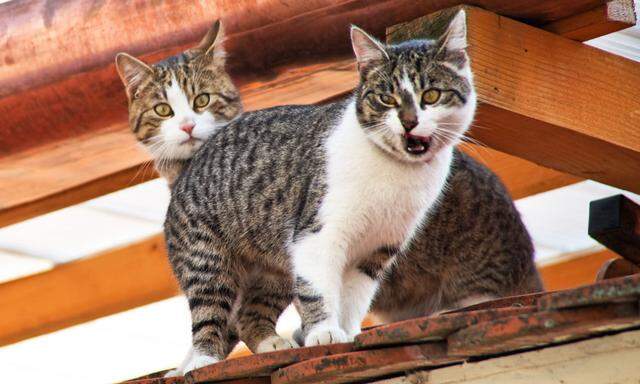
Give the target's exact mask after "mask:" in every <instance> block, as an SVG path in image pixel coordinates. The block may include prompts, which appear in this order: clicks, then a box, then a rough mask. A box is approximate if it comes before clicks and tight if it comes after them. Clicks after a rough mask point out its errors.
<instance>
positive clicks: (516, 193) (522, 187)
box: [462, 144, 582, 199]
mask: <svg viewBox="0 0 640 384" xmlns="http://www.w3.org/2000/svg"><path fill="white" fill-rule="evenodd" d="M462 150H464V151H465V152H466V153H467V154H469V155H470V156H472V157H474V158H475V159H476V160H478V161H480V162H481V163H483V164H484V165H486V166H487V167H489V168H490V169H491V170H492V171H493V172H495V173H496V174H497V175H498V176H499V177H500V179H501V180H502V182H503V183H504V185H505V186H506V187H507V190H508V191H509V193H510V194H511V197H513V198H514V199H521V198H523V197H527V196H531V195H535V194H537V193H542V192H547V191H550V190H552V189H556V188H560V187H564V186H567V185H571V184H574V183H577V182H579V181H582V179H580V178H579V177H575V176H571V175H568V174H566V173H561V172H558V171H554V170H552V169H549V168H545V167H541V166H539V165H536V164H534V163H532V162H530V161H527V160H524V159H521V158H519V157H515V156H511V155H508V154H506V153H504V152H500V151H496V150H494V149H491V148H487V147H483V146H479V145H474V144H464V145H462Z"/></svg>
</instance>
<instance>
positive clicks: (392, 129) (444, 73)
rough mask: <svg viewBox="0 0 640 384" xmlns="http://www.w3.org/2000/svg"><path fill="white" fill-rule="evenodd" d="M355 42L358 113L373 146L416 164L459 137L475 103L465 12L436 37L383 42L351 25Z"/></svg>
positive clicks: (465, 128) (454, 142)
mask: <svg viewBox="0 0 640 384" xmlns="http://www.w3.org/2000/svg"><path fill="white" fill-rule="evenodd" d="M351 41H352V45H353V50H354V52H355V54H356V58H357V62H358V70H359V72H360V85H359V87H358V88H357V90H356V93H355V97H356V112H357V117H358V120H359V122H360V125H361V126H362V128H363V129H364V130H365V132H366V134H367V135H368V137H369V138H370V139H371V140H372V141H373V142H374V143H375V144H377V145H378V146H379V147H381V148H382V149H384V150H385V151H387V152H389V153H391V154H392V155H394V156H396V157H397V158H399V159H401V160H404V161H411V162H413V161H428V160H430V159H431V158H432V157H433V156H434V155H435V154H436V153H438V151H439V150H441V149H442V148H444V147H447V146H451V145H455V144H456V143H457V142H458V141H459V140H460V139H461V137H462V136H463V135H464V133H465V132H466V130H467V129H468V127H469V125H470V124H471V122H472V120H473V114H474V111H475V107H476V93H475V91H474V88H473V79H472V74H471V68H470V63H469V58H468V56H467V54H466V51H465V49H466V46H467V39H466V17H465V14H464V11H460V12H458V14H457V15H456V16H455V17H454V18H453V19H452V21H451V22H450V24H449V26H448V29H447V31H446V33H445V34H444V35H443V36H442V37H441V38H439V39H437V40H411V41H407V42H404V43H401V44H398V45H384V44H382V43H380V42H378V41H376V40H375V39H374V38H372V37H371V36H369V35H368V34H367V33H365V32H364V31H362V30H361V29H359V28H357V27H352V29H351Z"/></svg>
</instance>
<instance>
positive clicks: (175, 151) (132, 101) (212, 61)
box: [116, 21, 242, 184]
mask: <svg viewBox="0 0 640 384" xmlns="http://www.w3.org/2000/svg"><path fill="white" fill-rule="evenodd" d="M223 36H224V33H223V30H222V24H221V23H220V21H216V22H215V23H214V24H213V26H212V27H211V29H210V30H209V31H208V32H207V34H206V35H205V36H204V38H203V39H202V41H201V42H200V43H199V44H198V45H197V46H195V47H193V48H191V49H188V50H187V51H185V52H183V53H181V54H179V55H176V56H172V57H169V58H167V59H165V60H163V61H160V62H158V63H155V64H153V65H147V64H145V63H143V62H142V61H140V60H138V59H136V58H135V57H133V56H131V55H128V54H126V53H119V54H118V55H117V56H116V69H117V71H118V74H119V76H120V78H121V80H122V82H123V83H124V86H125V91H126V94H127V100H128V104H129V125H130V127H131V130H132V132H133V134H134V135H135V137H136V139H137V140H138V141H139V142H140V143H142V144H143V145H144V146H145V147H146V149H147V150H148V151H149V153H150V154H151V156H152V158H153V161H154V165H155V167H156V169H157V171H158V173H159V174H160V175H161V176H162V177H164V178H165V179H166V180H167V181H168V183H169V184H171V183H173V182H174V180H175V179H176V177H177V176H178V174H179V173H180V172H181V171H182V169H183V167H184V166H185V164H186V163H187V162H188V161H189V160H190V159H191V157H192V156H193V154H194V153H195V152H196V151H197V150H198V149H199V148H200V147H201V146H202V144H203V143H204V142H205V141H206V139H207V138H208V137H209V136H211V135H212V134H213V133H214V132H216V131H217V130H218V129H220V128H221V127H223V126H224V125H225V124H227V123H228V122H229V121H231V120H232V119H233V118H235V117H236V116H238V115H239V114H240V113H242V103H241V101H240V94H239V92H238V90H237V88H236V87H235V85H234V83H233V81H232V80H231V77H230V76H229V74H228V73H227V72H226V71H225V52H224V49H223V46H222V40H223Z"/></svg>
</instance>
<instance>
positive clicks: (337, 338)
mask: <svg viewBox="0 0 640 384" xmlns="http://www.w3.org/2000/svg"><path fill="white" fill-rule="evenodd" d="M348 339H349V338H348V337H347V334H346V333H345V332H344V331H343V330H342V329H340V328H320V329H314V330H312V331H310V332H309V334H308V335H307V337H306V338H305V339H304V345H305V346H307V347H311V346H314V345H324V344H336V343H346V342H347V341H348Z"/></svg>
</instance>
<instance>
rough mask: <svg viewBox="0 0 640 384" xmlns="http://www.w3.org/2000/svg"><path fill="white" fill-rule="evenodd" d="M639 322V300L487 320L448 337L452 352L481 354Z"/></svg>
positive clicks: (546, 342)
mask: <svg viewBox="0 0 640 384" xmlns="http://www.w3.org/2000/svg"><path fill="white" fill-rule="evenodd" d="M637 325H640V316H639V312H638V302H632V303H631V302H630V303H614V304H602V305H599V306H593V307H582V308H571V309H566V310H561V311H553V312H536V313H530V314H524V315H518V316H512V317H508V318H503V319H499V320H495V321H489V322H484V323H480V324H476V325H472V326H469V327H467V328H464V329H461V330H460V331H458V332H456V333H454V334H452V335H451V336H449V337H448V338H447V341H448V346H449V349H448V352H449V354H450V355H452V356H466V357H468V356H480V355H490V354H496V353H503V352H510V351H514V350H519V349H527V348H532V347H540V346H544V345H549V344H555V343H559V342H566V341H569V340H575V339H580V338H584V337H586V336H590V335H595V334H600V333H605V332H609V331H612V330H617V329H623V328H626V327H633V326H637Z"/></svg>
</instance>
